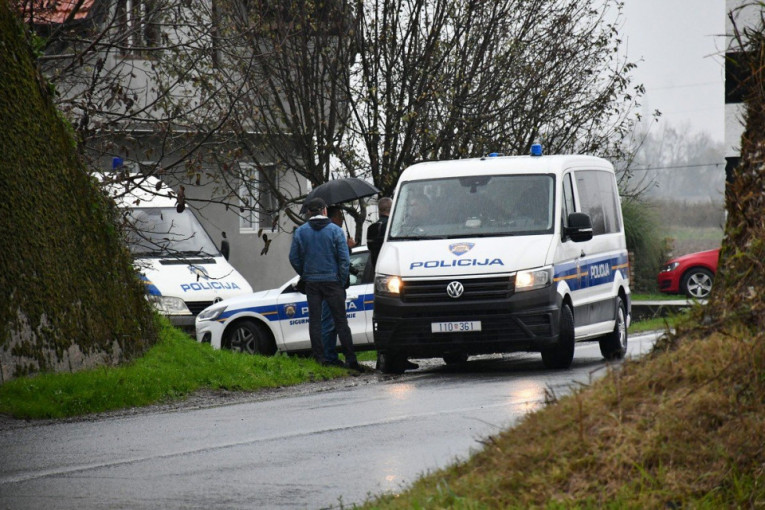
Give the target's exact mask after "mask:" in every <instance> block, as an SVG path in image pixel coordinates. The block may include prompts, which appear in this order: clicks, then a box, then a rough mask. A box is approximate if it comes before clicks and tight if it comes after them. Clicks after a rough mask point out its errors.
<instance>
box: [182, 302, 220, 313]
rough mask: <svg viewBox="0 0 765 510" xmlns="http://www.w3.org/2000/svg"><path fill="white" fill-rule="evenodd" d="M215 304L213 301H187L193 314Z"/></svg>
mask: <svg viewBox="0 0 765 510" xmlns="http://www.w3.org/2000/svg"><path fill="white" fill-rule="evenodd" d="M211 304H213V302H212V301H186V306H187V307H188V309H189V311H190V312H191V313H192V314H193V315H199V312H201V311H202V310H204V309H205V308H207V307H208V306H210V305H211Z"/></svg>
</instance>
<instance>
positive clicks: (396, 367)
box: [377, 352, 406, 374]
mask: <svg viewBox="0 0 765 510" xmlns="http://www.w3.org/2000/svg"><path fill="white" fill-rule="evenodd" d="M377 369H378V370H379V371H380V372H382V373H383V374H403V373H404V370H405V369H406V356H404V355H402V354H399V353H394V352H378V353H377Z"/></svg>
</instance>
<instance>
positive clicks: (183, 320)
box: [165, 315, 196, 333]
mask: <svg viewBox="0 0 765 510" xmlns="http://www.w3.org/2000/svg"><path fill="white" fill-rule="evenodd" d="M165 317H167V319H168V320H169V321H170V324H172V325H173V326H175V327H176V328H178V329H180V330H182V331H184V332H186V333H194V322H195V321H196V316H195V315H165Z"/></svg>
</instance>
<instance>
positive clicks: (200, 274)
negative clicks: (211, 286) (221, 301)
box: [189, 266, 210, 281]
mask: <svg viewBox="0 0 765 510" xmlns="http://www.w3.org/2000/svg"><path fill="white" fill-rule="evenodd" d="M189 272H190V273H191V274H193V275H196V277H197V281H199V279H200V278H204V279H205V280H209V279H210V274H209V273H208V272H207V269H205V268H204V267H199V266H189Z"/></svg>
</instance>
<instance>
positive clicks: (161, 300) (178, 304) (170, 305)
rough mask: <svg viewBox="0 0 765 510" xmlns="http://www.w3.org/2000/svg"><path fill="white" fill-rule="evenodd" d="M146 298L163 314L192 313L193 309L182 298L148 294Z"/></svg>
mask: <svg viewBox="0 0 765 510" xmlns="http://www.w3.org/2000/svg"><path fill="white" fill-rule="evenodd" d="M146 299H148V300H149V303H151V304H152V305H154V307H155V308H156V309H157V310H159V313H161V314H163V315H191V310H189V307H187V306H186V303H184V302H183V300H182V299H181V298H177V297H171V296H153V295H148V296H146Z"/></svg>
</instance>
